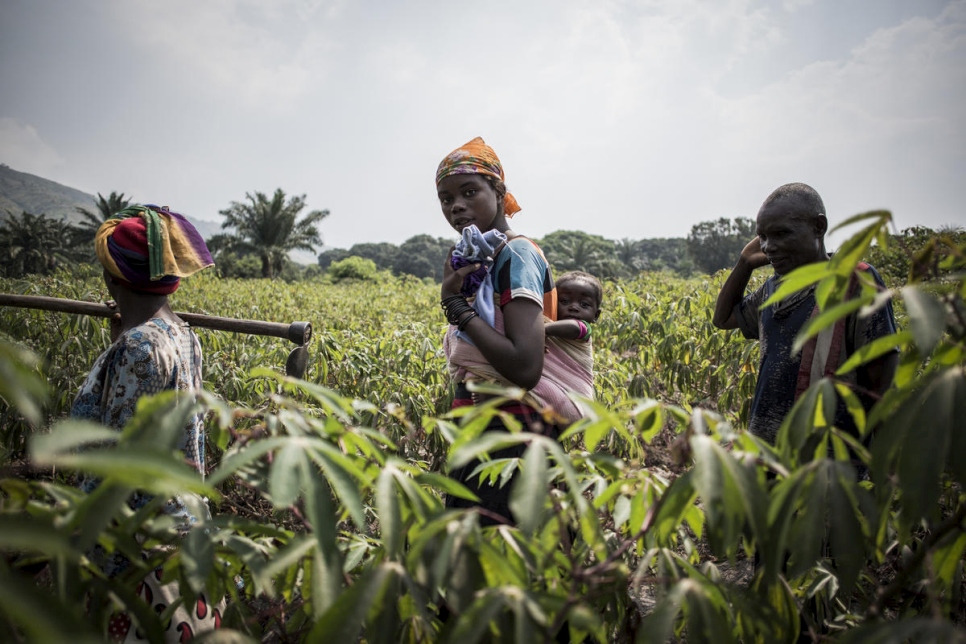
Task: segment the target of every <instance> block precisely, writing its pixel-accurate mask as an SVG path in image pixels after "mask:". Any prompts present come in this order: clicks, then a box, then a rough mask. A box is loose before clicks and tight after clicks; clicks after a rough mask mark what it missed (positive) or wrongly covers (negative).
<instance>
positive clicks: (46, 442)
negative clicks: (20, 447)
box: [30, 420, 121, 463]
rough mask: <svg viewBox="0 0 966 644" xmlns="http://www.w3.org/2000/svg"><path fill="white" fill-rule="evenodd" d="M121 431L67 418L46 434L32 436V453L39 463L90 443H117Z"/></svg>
mask: <svg viewBox="0 0 966 644" xmlns="http://www.w3.org/2000/svg"><path fill="white" fill-rule="evenodd" d="M120 435H121V434H120V432H118V431H117V430H115V429H111V428H110V427H105V426H104V425H100V424H98V423H93V422H90V421H86V420H66V421H62V422H59V423H57V424H56V425H54V427H53V428H52V429H51V430H50V432H48V433H46V434H36V435H34V436H31V438H30V455H31V458H33V459H34V460H35V461H37V462H38V463H40V462H44V461H45V460H46V459H48V458H51V457H52V456H53V455H55V454H60V453H63V452H69V451H71V450H74V449H77V448H79V447H81V446H82V445H86V444H88V443H95V444H96V443H116V442H117V439H118V438H120Z"/></svg>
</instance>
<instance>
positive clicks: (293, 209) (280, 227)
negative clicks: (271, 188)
mask: <svg viewBox="0 0 966 644" xmlns="http://www.w3.org/2000/svg"><path fill="white" fill-rule="evenodd" d="M245 198H246V199H248V202H249V203H241V202H238V201H233V202H232V203H231V206H229V207H228V208H226V209H225V210H222V211H221V212H220V214H222V215H223V216H224V217H225V221H224V223H222V225H221V227H222V228H224V229H228V230H229V231H230V232H229V233H228V234H224V235H217V236H216V237H214V238H212V239H211V240H210V244H211V247H212V248H211V250H212V251H214V252H215V253H217V252H218V251H221V250H228V251H235V252H238V253H241V254H246V253H251V254H253V255H255V256H257V257H258V258H259V260H261V264H262V277H268V278H272V277H275V276H276V275H277V274H278V273H280V272H281V270H282V267H283V265H284V262H285V260H286V259H287V257H288V253H289V251H293V250H306V251H310V252H311V251H314V250H315V247H316V246H319V245H321V244H322V236H321V234H320V233H319V227H318V224H319V222H321V221H322V220H323V219H325V218H326V217H328V216H329V211H328V210H313V211H311V212H309V213H308V214H307V215H306V216H305V217H303V218H302V219H301V220H299V219H298V216H299V213H300V212H302V209H303V208H305V195H302V196H294V197H290V198H289V199H288V200H286V198H285V192H284V191H283V190H282V189H281V188H277V189H276V190H275V194H273V195H272V197H271V199H269V198H268V197H266V196H265V194H264V193H261V192H255V193H254V194H252V193H246V194H245Z"/></svg>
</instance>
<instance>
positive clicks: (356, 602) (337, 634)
mask: <svg viewBox="0 0 966 644" xmlns="http://www.w3.org/2000/svg"><path fill="white" fill-rule="evenodd" d="M395 574H396V568H395V567H394V566H390V565H388V564H383V565H380V566H376V567H374V568H371V569H369V570H367V571H366V572H365V573H363V575H362V576H361V577H359V578H358V579H357V580H356V581H355V583H354V584H352V586H351V587H349V589H348V590H346V591H345V592H344V593H342V594H341V595H339V597H338V599H337V600H336V601H335V602H334V603H333V604H332V605H331V606H330V607H329V609H328V610H327V611H325V614H324V615H322V617H321V618H320V619H319V620H318V621H317V622H316V623H315V626H314V627H312V631H311V632H310V633H309V635H308V637H307V638H306V640H305V641H306V642H308V643H309V644H327V643H329V642H355V641H356V640H357V639H358V636H359V632H360V631H361V630H362V624H363V621H364V620H365V617H366V615H367V614H368V613H369V610H370V609H371V608H372V605H373V603H374V602H375V601H376V599H377V598H378V597H379V596H380V595H381V594H382V593H383V591H384V586H385V585H386V584H387V583H388V582H389V581H390V580H391V579H392V577H393V576H394V575H395Z"/></svg>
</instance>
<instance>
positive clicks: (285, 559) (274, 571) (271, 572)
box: [252, 535, 316, 596]
mask: <svg viewBox="0 0 966 644" xmlns="http://www.w3.org/2000/svg"><path fill="white" fill-rule="evenodd" d="M315 545H316V542H315V539H313V538H312V535H301V536H298V537H295V538H294V539H292V540H291V541H290V542H289V543H288V544H287V545H286V546H285V547H283V548H280V549H279V550H278V552H276V553H275V556H274V557H272V558H271V559H270V560H269V561H268V563H266V564H265V565H263V566H259V567H258V568H256V569H253V570H252V576H253V577H254V579H255V582H256V587H257V589H258V590H259V591H261V592H266V593H268V594H269V595H270V596H271V595H272V594H273V593H274V584H273V583H272V580H273V579H274V578H275V577H277V576H278V575H280V574H282V573H283V572H285V571H286V570H287V569H288V568H290V567H292V566H298V565H299V561H300V560H301V559H302V557H304V556H305V555H306V554H307V553H309V552H310V551H311V550H312V549H313V548H314V547H315Z"/></svg>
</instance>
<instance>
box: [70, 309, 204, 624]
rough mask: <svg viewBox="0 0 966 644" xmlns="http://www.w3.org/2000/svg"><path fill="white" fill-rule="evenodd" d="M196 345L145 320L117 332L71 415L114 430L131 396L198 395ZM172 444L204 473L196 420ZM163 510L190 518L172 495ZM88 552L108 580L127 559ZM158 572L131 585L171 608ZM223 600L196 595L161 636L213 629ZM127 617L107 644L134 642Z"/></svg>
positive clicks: (137, 500)
mask: <svg viewBox="0 0 966 644" xmlns="http://www.w3.org/2000/svg"><path fill="white" fill-rule="evenodd" d="M201 362H202V360H201V345H200V344H199V343H198V338H197V336H195V334H194V332H193V331H192V330H191V329H190V328H189V327H188V325H187V324H185V323H182V324H174V323H171V322H169V321H167V320H163V319H161V318H152V319H150V320H148V321H147V322H144V323H143V324H140V325H138V326H136V327H134V328H132V329H129V330H128V331H125V332H124V333H122V334H121V335H120V336H119V337H118V338H117V340H115V342H114V343H113V344H112V345H111V346H110V347H109V348H108V349H107V350H106V351H105V352H104V353H102V354H101V355H100V356H99V357H98V358H97V360H96V361H95V362H94V366H93V367H92V368H91V372H90V374H89V375H88V376H87V379H86V380H85V381H84V384H83V385H82V386H81V389H80V392H79V393H78V394H77V397H76V398H75V399H74V404H73V406H72V407H71V416H72V417H74V418H83V419H86V420H91V421H94V422H98V423H101V424H103V425H107V426H109V427H114V428H116V429H118V430H120V429H121V428H123V427H124V425H125V424H126V423H127V422H128V420H130V418H131V416H133V415H134V410H135V408H136V406H137V402H138V399H140V398H141V397H142V396H148V395H151V394H156V393H159V392H161V391H165V390H178V391H183V392H193V391H199V390H201V388H202V381H201ZM179 447H180V448H181V449H182V450H183V451H184V455H185V459H186V461H187V462H188V463H189V464H190V465H191V466H192V467H194V468H196V469H197V470H198V471H199V472H201V473H202V474H204V471H205V435H204V425H203V423H202V418H201V416H200V415H195V416H193V417H192V418H191V419H190V420H189V422H188V424H187V425H186V426H185V429H184V434H183V435H182V437H181V440H180V444H179ZM97 485H98V480H96V479H93V478H85V479H83V480H82V481H81V483H80V487H81V488H82V489H84V491H86V492H90V491H92V490H93V489H94V488H95V487H97ZM150 499H151V496H150V495H148V494H145V493H143V492H135V493H134V495H133V496H132V498H131V499H130V500H129V504H130V506H131V507H132V508H134V509H137V508H140V507H143V506H144V505H145V504H146V503H148V501H150ZM164 510H165V512H167V513H168V514H171V515H174V516H176V517H179V518H181V519H183V521H182V524H183V525H184V526H185V527H187V525H188V524H190V523H193V522H194V521H195V520H196V518H195V517H194V516H192V515H191V514H190V513H189V512H188V510H187V507H186V506H185V504H184V503H183V502H182V501H181V500H180V499H178V498H175V499H172V500H171V501H170V502H168V503H167V504H166V505H165V508H164ZM95 551H99V552H94V553H92V555H93V556H94V558H95V560H97V561H98V563H99V564H100V565H101V567H102V568H103V569H104V572H105V573H106V574H108V575H110V576H114V575H117V574H119V573H121V572H123V571H124V570H125V569H126V568H127V567H128V566H130V562H129V561H128V560H127V559H125V558H124V557H122V556H120V555H113V556H107V555H106V553H104V551H103V550H101V549H100V548H99V547H96V548H95ZM158 573H160V570H159V571H155V573H151V574H149V575H148V576H147V577H145V579H144V581H143V582H142V583H141V584H140V585H139V587H138V593H139V594H140V595H141V597H142V598H143V599H145V600H146V601H148V602H149V603H150V604H151V605H152V606H155V607H158V606H164V605H167V604H170V603H172V602H173V601H174V600H175V599H177V597H178V595H179V589H178V584H177V582H172V583H169V584H163V585H162V584H161V583H160V574H158ZM222 610H223V602H221V603H219V604H218V605H215V606H212V605H210V604H209V602H208V601H207V600H206V599H205V598H204V597H201V598H200V599H199V601H198V605H197V606H181V607H179V608H178V609H177V611H176V612H175V614H174V615H173V616H172V619H171V622H170V624H168V629H167V631H166V632H165V636H166V639H167V640H169V641H179V640H180V639H181V638H183V637H185V636H186V635H189V634H194V635H196V634H198V633H199V632H201V631H204V630H209V629H211V628H213V627H214V628H217V626H218V625H219V623H220V621H221V615H220V614H221V611H222ZM131 626H132V624H131V619H130V617H129V616H127V615H125V614H123V613H118V614H116V615H115V616H114V617H113V618H112V619H111V623H110V625H109V633H108V634H109V636H110V638H111V639H112V640H114V641H140V638H139V632H138V631H137V629H134V628H132V627H131Z"/></svg>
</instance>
